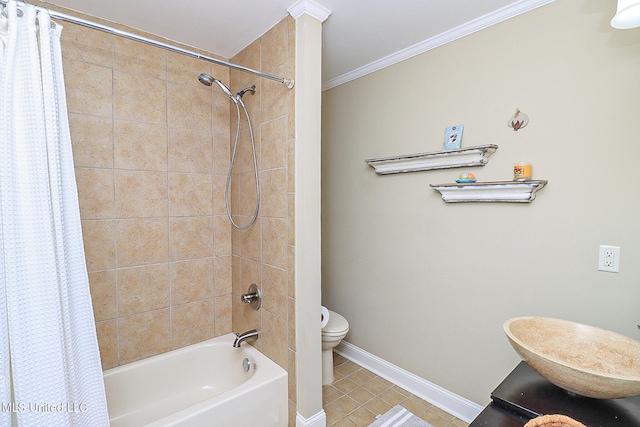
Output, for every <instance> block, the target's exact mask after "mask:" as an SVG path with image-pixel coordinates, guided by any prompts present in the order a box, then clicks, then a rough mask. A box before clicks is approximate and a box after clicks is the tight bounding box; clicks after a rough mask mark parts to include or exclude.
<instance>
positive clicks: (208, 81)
mask: <svg viewBox="0 0 640 427" xmlns="http://www.w3.org/2000/svg"><path fill="white" fill-rule="evenodd" d="M198 80H200V83H202V84H203V85H205V86H211V85H212V84H213V83H215V84H217V85H218V86H220V89H222V91H223V92H224V94H225V95H227V96H228V97H229V98H231V99H232V100H233V101H235V100H236V98H235V97H234V96H233V94H232V93H231V91H230V90H229V88H228V87H226V86H225V85H224V83H222V82H221V81H220V80H218V79H216V78H214V77H211V76H210V75H209V74H204V73H203V74H200V75H199V76H198Z"/></svg>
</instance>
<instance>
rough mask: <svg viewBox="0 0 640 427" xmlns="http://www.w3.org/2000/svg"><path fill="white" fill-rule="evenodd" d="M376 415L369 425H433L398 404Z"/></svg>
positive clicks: (407, 426) (418, 426)
mask: <svg viewBox="0 0 640 427" xmlns="http://www.w3.org/2000/svg"><path fill="white" fill-rule="evenodd" d="M378 417H379V418H378V419H377V420H376V421H374V422H373V424H370V425H369V427H433V426H432V425H431V424H429V423H428V422H426V421H423V420H421V419H420V418H418V417H416V416H415V415H413V414H412V413H411V412H409V411H407V410H406V409H405V408H403V407H402V406H400V405H396V406H394V407H393V408H391V409H389V411H388V412H387V413H385V414H383V415H378Z"/></svg>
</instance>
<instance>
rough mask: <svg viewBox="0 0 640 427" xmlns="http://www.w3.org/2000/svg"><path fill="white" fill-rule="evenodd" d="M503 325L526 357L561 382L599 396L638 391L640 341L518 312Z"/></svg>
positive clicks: (565, 386)
mask: <svg viewBox="0 0 640 427" xmlns="http://www.w3.org/2000/svg"><path fill="white" fill-rule="evenodd" d="M503 327H504V332H505V333H506V334H507V338H508V339H509V342H510V343H511V345H512V346H513V348H514V349H515V351H516V352H517V353H518V354H519V355H520V357H522V360H524V361H525V362H527V363H528V364H529V365H530V366H531V367H532V368H533V369H535V370H536V371H537V372H538V373H539V374H540V375H542V376H543V377H545V378H546V379H547V380H549V381H550V382H552V383H553V384H555V385H557V386H558V387H561V388H563V389H565V390H568V391H570V392H573V393H576V394H579V395H582V396H587V397H593V398H597V399H617V398H623V397H630V396H636V395H640V342H638V341H635V340H633V339H631V338H628V337H626V336H624V335H620V334H616V333H614V332H610V331H607V330H605V329H600V328H596V327H593V326H588V325H583V324H580V323H575V322H570V321H566V320H559V319H551V318H545V317H517V318H514V319H509V320H507V321H506V322H504V325H503Z"/></svg>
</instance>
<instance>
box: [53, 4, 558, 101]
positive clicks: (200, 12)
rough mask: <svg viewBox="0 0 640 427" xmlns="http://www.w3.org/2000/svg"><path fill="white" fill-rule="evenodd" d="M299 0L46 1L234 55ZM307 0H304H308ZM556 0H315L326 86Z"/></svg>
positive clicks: (230, 55)
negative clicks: (322, 17) (324, 12)
mask: <svg viewBox="0 0 640 427" xmlns="http://www.w3.org/2000/svg"><path fill="white" fill-rule="evenodd" d="M296 1H297V0H189V1H188V2H184V3H178V2H175V1H170V0H135V1H131V0H110V1H104V0H49V1H48V4H54V5H59V6H63V7H66V8H69V9H72V10H76V11H80V12H83V13H86V14H89V15H92V16H95V17H99V18H102V19H106V20H109V21H113V22H117V23H119V24H124V25H126V26H129V27H131V28H136V29H139V30H143V31H146V32H148V33H151V34H155V35H158V36H162V37H164V38H167V39H170V40H173V41H176V42H180V43H184V44H187V45H189V46H193V47H195V48H199V49H204V50H206V51H209V52H212V53H215V54H217V55H221V56H223V57H226V58H231V57H233V56H234V55H235V54H237V53H238V52H240V51H241V50H242V49H244V48H245V47H246V46H248V45H249V44H250V43H251V42H252V41H254V40H256V39H257V38H258V37H260V36H261V35H262V34H264V33H265V32H266V31H267V30H268V29H269V28H271V27H273V26H274V25H275V24H276V23H277V22H279V21H280V20H281V19H282V18H284V17H285V16H286V15H287V13H288V12H287V9H288V8H289V7H290V6H291V5H292V4H294V3H296ZM307 1H308V0H307ZM551 1H554V0H518V1H514V0H393V1H389V0H316V3H319V4H321V5H322V6H324V7H325V8H327V9H329V10H330V11H331V12H332V13H331V16H329V18H328V19H327V20H326V21H325V22H324V25H323V48H322V54H323V70H322V72H323V87H324V88H325V89H326V88H329V87H333V86H337V85H338V84H341V83H344V82H346V81H348V80H351V79H353V78H356V77H359V76H360V75H364V74H367V73H368V72H371V71H375V70H376V69H379V68H383V67H384V66H386V65H390V63H393V62H398V61H399V60H402V59H406V58H407V57H410V56H413V55H414V54H417V53H421V51H425V50H428V49H429V48H432V47H435V46H437V45H439V44H442V43H443V42H447V41H450V40H454V39H455V38H458V37H461V36H463V35H465V34H468V33H470V32H473V31H477V30H479V29H482V28H485V27H486V26H488V25H492V24H495V23H497V22H500V21H502V20H504V19H508V18H510V17H512V16H515V15H518V14H520V13H524V12H526V11H528V10H531V9H533V8H535V7H538V6H542V5H544V4H547V3H549V2H551Z"/></svg>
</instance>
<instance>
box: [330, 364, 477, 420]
mask: <svg viewBox="0 0 640 427" xmlns="http://www.w3.org/2000/svg"><path fill="white" fill-rule="evenodd" d="M334 368H335V381H334V382H333V384H331V385H328V386H324V387H323V388H322V398H323V406H324V411H325V413H326V415H327V426H328V427H367V426H368V425H369V424H371V423H372V422H374V421H375V419H376V415H378V414H384V413H385V412H387V411H388V410H389V409H391V408H393V407H394V406H395V405H398V404H399V405H402V406H403V407H405V408H406V409H408V410H409V411H411V412H413V413H414V414H416V415H417V416H418V417H420V418H422V419H423V420H425V421H426V422H428V423H429V424H431V425H432V426H433V427H467V426H468V424H467V423H465V422H464V421H462V420H459V419H457V418H455V417H454V416H453V415H450V414H448V413H446V412H445V411H443V410H442V409H440V408H437V407H435V406H433V405H431V404H430V403H428V402H426V401H424V400H422V399H420V398H419V397H417V396H414V395H412V394H411V393H409V392H408V391H406V390H403V389H402V388H400V387H398V386H396V385H394V384H393V383H391V382H389V381H387V380H385V379H384V378H381V377H379V376H377V375H376V374H374V373H373V372H371V371H369V370H367V369H364V368H363V367H361V366H359V365H357V364H355V363H354V362H351V361H350V360H348V359H346V358H344V357H342V356H340V355H338V354H335V353H334Z"/></svg>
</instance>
